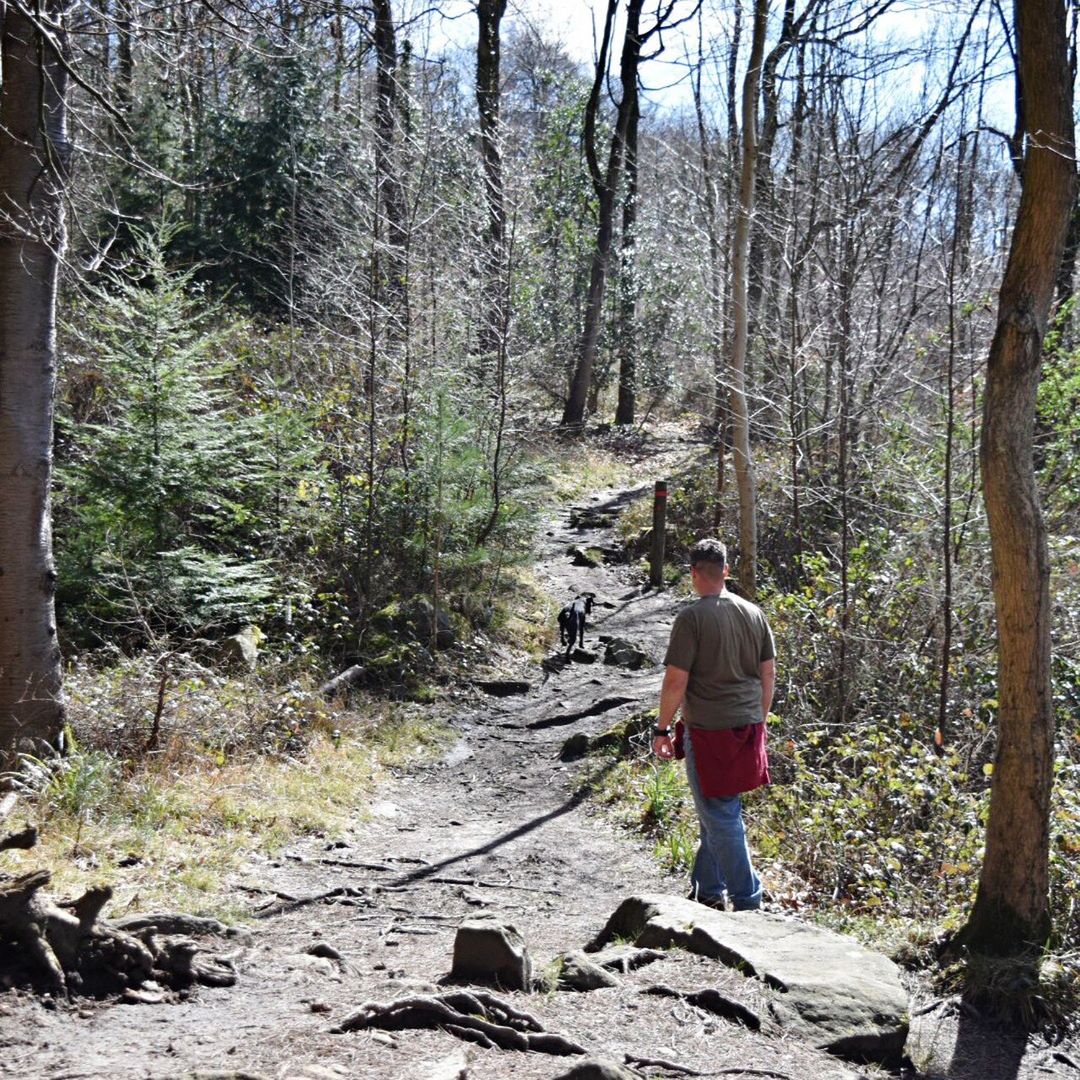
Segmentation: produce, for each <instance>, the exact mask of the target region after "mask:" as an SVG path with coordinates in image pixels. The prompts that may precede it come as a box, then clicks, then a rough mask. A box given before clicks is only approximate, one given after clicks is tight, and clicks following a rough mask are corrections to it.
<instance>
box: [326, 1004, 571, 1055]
mask: <svg viewBox="0 0 1080 1080" xmlns="http://www.w3.org/2000/svg"><path fill="white" fill-rule="evenodd" d="M368 1028H381V1029H382V1030H384V1031H401V1030H404V1029H406V1028H422V1029H435V1028H441V1029H442V1030H444V1031H447V1032H449V1033H450V1034H452V1035H455V1036H457V1037H458V1038H459V1039H465V1040H467V1041H469V1042H475V1043H479V1044H480V1045H481V1046H484V1047H485V1048H487V1049H495V1048H499V1049H502V1050H521V1051H534V1052H536V1053H541V1054H556V1055H559V1056H561V1057H566V1056H570V1055H573V1054H584V1053H585V1052H586V1051H585V1048H584V1047H583V1046H579V1045H578V1044H577V1043H575V1042H572V1041H571V1040H570V1039H568V1038H566V1036H564V1035H558V1034H555V1033H553V1032H548V1031H545V1030H544V1028H543V1026H542V1025H541V1023H540V1021H539V1020H537V1019H536V1017H535V1016H532V1015H531V1014H530V1013H527V1012H523V1011H522V1010H520V1009H516V1008H514V1006H513V1005H511V1004H510V1003H509V1002H507V1001H504V1000H502V999H501V998H498V997H496V996H495V995H494V994H489V993H487V992H485V991H482V990H473V991H454V992H451V993H447V994H439V995H437V996H428V995H423V994H422V995H417V996H415V997H407V998H399V999H398V1000H397V1001H391V1002H388V1003H387V1004H379V1003H378V1002H368V1003H367V1004H365V1005H362V1006H361V1007H360V1008H359V1009H358V1010H357V1011H356V1012H355V1013H353V1014H352V1015H351V1016H347V1017H346V1018H345V1019H344V1020H342V1021H341V1023H340V1024H338V1025H337V1026H336V1027H334V1028H331V1031H332V1033H333V1034H335V1035H340V1034H343V1033H345V1032H349V1031H363V1030H366V1029H368Z"/></svg>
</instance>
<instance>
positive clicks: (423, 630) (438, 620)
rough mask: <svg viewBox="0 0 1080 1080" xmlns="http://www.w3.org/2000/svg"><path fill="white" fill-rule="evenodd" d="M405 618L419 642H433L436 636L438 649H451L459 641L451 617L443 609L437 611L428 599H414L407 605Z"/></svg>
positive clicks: (422, 597) (419, 597)
mask: <svg viewBox="0 0 1080 1080" xmlns="http://www.w3.org/2000/svg"><path fill="white" fill-rule="evenodd" d="M405 617H406V619H407V620H408V623H409V626H410V627H411V629H412V631H413V633H414V634H415V635H416V640H417V641H423V642H428V641H431V638H432V635H434V637H435V647H436V648H438V649H449V648H450V647H451V646H453V645H454V643H455V642H456V641H457V635H456V634H455V633H454V628H453V626H452V625H451V624H450V616H449V615H448V614H447V613H446V612H445V611H443V610H442V609H441V608H440V609H439V610H438V611H436V610H435V608H434V607H433V606H432V604H431V601H430V600H428V599H427V597H424V596H417V597H413V599H412V600H410V601H409V602H408V604H406V605H405Z"/></svg>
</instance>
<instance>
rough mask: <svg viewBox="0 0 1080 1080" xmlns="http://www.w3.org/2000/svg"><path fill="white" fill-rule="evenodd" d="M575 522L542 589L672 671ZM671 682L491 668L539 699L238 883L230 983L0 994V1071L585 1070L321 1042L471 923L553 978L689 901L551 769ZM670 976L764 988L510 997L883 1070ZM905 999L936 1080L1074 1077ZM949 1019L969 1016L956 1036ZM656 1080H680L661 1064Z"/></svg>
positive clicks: (743, 1066) (649, 463)
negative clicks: (918, 1011) (482, 920)
mask: <svg viewBox="0 0 1080 1080" xmlns="http://www.w3.org/2000/svg"><path fill="white" fill-rule="evenodd" d="M701 452H702V449H701V447H696V446H693V445H690V444H683V445H677V446H672V445H667V446H664V445H660V446H654V447H653V448H652V450H651V451H650V454H651V456H650V454H647V455H645V456H643V457H642V460H641V461H640V463H639V464H640V472H639V475H640V476H641V478H642V482H643V483H642V487H641V488H640V489H638V490H635V491H626V490H606V491H601V492H597V493H595V494H594V495H593V496H591V497H589V498H588V499H587V500H585V505H587V506H588V507H591V508H593V509H598V510H614V511H618V510H619V509H620V508H621V507H624V506H625V505H627V504H628V502H629V501H630V500H632V499H634V498H637V497H644V496H647V495H648V494H650V493H651V490H652V480H653V479H658V478H664V477H668V476H673V475H676V474H677V471H678V469H679V468H680V467H681V466H683V465H685V464H686V463H687V462H688V461H689V460H690V459H691V457H692V456H694V455H696V454H700V453H701ZM646 480H647V482H645V481H646ZM569 513H570V508H569V507H566V508H564V509H563V510H562V511H560V513H559V514H558V515H556V516H553V517H552V518H550V519H549V520H548V521H547V522H546V523H545V525H544V528H543V530H542V534H541V536H540V537H539V541H538V545H537V563H536V575H537V578H538V579H539V581H540V582H541V584H542V585H543V587H544V588H546V589H547V590H548V591H549V592H550V594H551V596H552V597H553V598H554V599H555V600H556V601H558V602H559V603H560V604H561V603H564V602H566V600H568V599H569V598H572V597H573V596H575V595H577V594H578V593H580V592H584V591H591V592H594V593H595V594H596V595H597V598H598V601H599V604H600V605H601V606H598V608H597V609H596V611H595V612H594V615H593V618H592V620H591V621H590V625H589V627H588V630H587V632H586V642H585V645H586V650H588V651H590V652H592V651H597V652H598V653H599V655H602V650H598V636H599V635H600V634H610V635H616V636H618V637H621V638H625V639H628V640H630V641H633V642H634V643H636V644H637V645H639V646H640V647H642V648H643V649H644V650H645V651H646V652H648V653H649V654H650V655H651V656H652V657H653V658H654V659H656V660H657V661H659V659H660V658H662V655H663V649H664V645H665V642H666V638H667V632H668V628H669V626H670V623H671V619H672V616H673V614H674V611H675V609H676V607H677V605H678V603H679V601H680V600H681V599H682V598H683V596H682V590H679V589H675V590H666V589H662V590H650V589H649V588H647V587H643V586H642V583H641V582H640V580H639V578H640V574H639V572H638V571H637V570H636V569H634V568H631V567H629V566H625V565H623V566H619V565H603V566H599V567H580V566H575V565H573V564H572V560H571V558H570V557H569V555H568V553H567V552H568V548H569V547H570V546H571V545H573V544H578V545H582V546H584V547H599V548H604V547H606V546H610V544H611V543H612V535H611V531H610V527H609V526H600V527H598V528H593V529H587V530H579V529H577V528H574V527H572V526H571V524H570V521H569ZM661 673H662V669H661V668H660V667H659V665H655V666H652V667H647V668H646V669H643V670H641V671H638V672H631V671H626V670H624V669H622V668H618V667H611V666H605V665H604V664H602V663H601V662H600V660H599V659H597V660H596V662H586V661H585V659H584V658H583V657H582V658H581V659H576V660H574V661H572V662H569V663H565V662H563V661H562V660H561V658H560V657H558V656H556V655H553V656H552V657H549V658H548V660H547V661H546V662H545V663H544V664H542V665H540V664H534V663H531V662H528V661H525V660H522V659H521V658H516V659H514V658H511V657H509V656H507V657H503V658H501V659H495V658H493V663H492V666H491V670H490V671H489V672H485V673H484V675H485V677H491V678H496V677H502V678H513V679H519V680H523V681H525V682H527V683H528V684H529V689H528V690H527V692H524V693H522V694H519V695H516V696H510V697H502V698H495V697H491V696H487V695H485V694H483V693H481V692H480V691H479V690H473V691H471V692H470V693H469V694H468V695H465V696H463V697H462V698H461V699H460V700H457V701H456V702H455V703H454V704H452V705H451V704H448V703H447V702H443V703H441V704H439V703H437V704H435V705H433V706H432V709H433V710H435V711H436V713H437V714H438V715H439V716H440V718H441V719H442V720H443V721H445V722H446V723H448V724H449V725H450V726H451V727H452V729H453V731H454V732H455V733H456V738H457V741H456V743H455V744H454V745H453V746H452V747H451V748H450V749H449V751H448V752H447V753H445V754H443V755H442V756H441V757H440V758H439V760H437V761H429V762H426V763H423V764H419V765H415V766H413V767H411V768H409V769H407V770H403V771H401V772H400V773H399V774H398V775H396V776H395V777H393V778H392V779H391V780H390V781H389V782H388V783H387V784H386V785H385V786H384V787H383V788H382V789H381V790H380V791H379V793H378V795H377V801H376V802H375V803H374V805H372V806H371V808H370V811H371V813H370V817H369V819H367V820H364V821H363V822H362V823H358V824H357V826H356V828H355V829H354V830H352V831H350V832H348V833H347V834H343V835H340V836H334V837H324V838H322V839H319V840H310V841H303V842H302V843H297V844H296V845H294V846H293V847H292V848H291V849H289V850H287V851H286V852H284V853H282V854H281V855H280V856H278V857H276V858H273V859H267V860H265V861H262V862H258V863H252V864H250V865H248V866H247V867H246V868H245V870H244V872H243V873H242V875H240V876H239V877H238V878H237V880H236V881H235V882H234V887H235V889H236V891H237V893H238V894H241V895H244V896H246V897H248V898H249V899H250V904H251V911H252V917H251V919H250V920H249V923H248V925H249V927H250V931H251V933H250V935H249V936H247V937H244V938H239V939H231V940H229V941H228V942H223V943H214V942H208V943H207V944H206V947H207V948H208V949H209V950H210V951H217V952H225V951H228V952H230V953H231V956H232V958H233V960H234V962H235V964H236V966H237V970H238V972H239V978H238V981H237V983H236V985H235V986H233V987H231V988H222V989H209V988H199V989H198V990H196V991H195V992H194V993H192V994H191V996H189V997H188V998H186V999H184V1000H180V1001H175V1002H170V1003H162V1004H138V1005H128V1004H117V1003H113V1002H89V1001H86V1000H82V1001H77V1002H75V1003H73V1004H68V1003H62V1002H48V1001H42V1000H41V999H38V998H34V997H32V996H30V995H28V994H25V993H21V992H14V991H12V992H9V993H7V994H4V995H2V996H0V1076H5V1077H20V1078H27V1080H36V1078H49V1080H76V1078H84V1077H85V1078H90V1077H117V1078H120V1077H177V1078H179V1077H190V1076H197V1075H215V1074H216V1075H218V1076H229V1077H235V1078H236V1080H240V1078H242V1077H265V1078H268V1080H269V1078H275V1080H284V1078H297V1080H300V1078H305V1080H319V1078H322V1080H326V1078H331V1077H367V1078H372V1080H378V1078H395V1080H410V1078H411V1080H440V1078H442V1080H451V1078H463V1077H467V1078H468V1080H495V1078H505V1077H508V1076H511V1075H512V1076H514V1077H515V1080H548V1078H553V1077H557V1076H560V1075H562V1074H563V1073H564V1072H565V1071H566V1070H567V1069H569V1068H570V1066H571V1065H572V1064H573V1059H567V1058H560V1057H554V1056H551V1055H548V1054H545V1053H523V1052H518V1051H507V1050H498V1049H483V1048H480V1047H478V1046H475V1045H473V1044H470V1043H465V1042H462V1041H460V1040H459V1039H458V1038H456V1037H455V1036H453V1035H451V1034H448V1033H446V1032H444V1031H440V1030H404V1031H392V1032H388V1031H371V1030H366V1031H360V1032H355V1033H349V1034H334V1033H332V1031H331V1029H332V1028H333V1027H334V1025H335V1024H337V1023H340V1022H341V1020H343V1019H344V1018H345V1017H346V1016H347V1015H349V1014H350V1013H351V1012H353V1011H354V1010H356V1009H357V1008H358V1007H359V1006H360V1005H361V1004H362V1003H365V1002H372V1001H374V1002H388V1001H390V1000H392V999H394V998H397V997H400V996H402V995H403V994H409V993H431V992H442V991H443V990H444V989H449V987H447V986H445V985H444V984H445V982H446V978H447V975H448V972H449V970H450V966H451V958H452V949H453V941H454V934H455V930H456V928H457V926H458V925H459V923H460V922H461V921H462V920H464V919H467V918H470V917H473V916H476V915H477V914H478V913H487V914H493V915H496V916H498V917H500V918H502V919H504V920H506V921H508V922H511V923H513V924H514V925H515V926H516V927H517V928H518V930H519V931H520V932H521V934H522V935H523V937H524V939H525V941H526V943H527V946H528V948H529V951H530V953H531V955H532V957H533V960H534V963H535V965H536V967H537V968H538V969H539V970H541V971H543V970H544V968H545V967H546V966H549V965H550V964H551V963H552V961H553V960H554V958H556V957H557V956H558V955H559V954H561V953H564V952H567V951H570V950H575V949H580V948H581V947H582V946H583V945H585V944H586V943H587V942H588V941H590V940H591V939H592V938H593V937H594V936H595V935H596V934H597V933H598V932H599V931H600V929H601V928H602V927H603V926H604V924H605V922H606V921H607V919H608V917H609V915H610V914H611V913H612V912H613V911H614V910H615V909H616V907H618V905H619V903H620V902H621V901H622V900H623V899H624V898H625V897H626V896H628V895H631V894H634V893H641V892H650V891H651V892H669V893H676V894H682V893H684V892H685V890H686V882H685V881H683V880H681V879H675V878H671V877H665V876H664V874H663V873H662V872H661V871H660V870H659V869H658V867H657V865H656V863H655V862H654V861H653V860H652V859H651V857H650V856H649V854H648V852H647V851H646V850H645V849H644V845H643V844H642V842H641V839H640V837H635V836H633V835H631V834H630V833H628V832H626V831H625V830H620V829H619V828H618V827H617V826H616V825H614V824H613V823H612V822H610V821H609V820H607V819H605V817H604V816H603V815H602V813H601V812H600V811H599V810H597V809H596V807H595V806H594V805H593V804H591V803H590V802H589V801H588V800H587V799H586V798H584V797H583V796H582V794H581V791H580V779H579V772H580V770H579V767H578V766H576V765H573V764H563V763H562V762H560V760H559V751H560V748H561V746H562V744H563V742H564V740H565V739H566V738H567V737H568V736H570V735H571V734H574V733H576V732H581V731H584V732H589V733H594V732H598V731H600V730H603V729H604V728H606V727H608V726H609V725H610V724H611V723H612V722H613V721H615V720H617V719H619V718H622V717H624V716H626V715H629V714H631V713H633V712H635V711H638V710H640V709H642V708H648V707H650V706H652V705H654V704H655V702H656V699H657V694H658V690H659V683H660V678H661ZM768 884H769V883H768V882H766V885H767V886H768ZM320 896H322V897H324V898H323V899H322V900H315V899H313V898H316V897H320ZM305 900H306V901H308V902H302V901H305ZM268 905H269V906H268ZM260 909H261V911H260ZM106 914H107V912H106ZM320 946H321V948H319V947H320ZM326 946H329V947H330V948H329V949H327V948H326ZM313 948H315V950H316V951H315V953H313V952H312V951H311V950H312V949H313ZM318 953H322V954H323V955H318ZM656 984H665V985H667V986H669V987H673V988H675V989H677V990H691V989H699V988H701V987H702V986H713V987H716V988H718V989H719V990H721V992H722V993H724V994H725V995H727V996H728V997H729V998H732V999H734V1000H736V1001H742V1002H745V1003H747V1004H748V1005H751V1006H753V1005H754V1003H755V999H756V998H757V997H758V996H760V995H761V993H762V990H761V988H760V986H759V985H758V984H756V983H755V982H754V981H753V980H749V979H745V978H743V977H742V976H741V975H739V974H737V973H736V972H733V971H730V970H728V969H726V968H724V967H722V966H720V965H719V964H717V963H716V962H714V961H711V960H708V959H705V958H703V957H698V956H693V955H690V954H688V953H681V952H678V951H672V952H671V953H669V954H668V955H667V956H666V957H665V958H664V959H662V960H660V961H657V962H656V963H654V964H651V965H649V966H648V967H644V968H641V969H639V970H637V971H635V972H631V973H629V974H627V975H624V976H622V977H621V978H620V979H619V982H618V985H617V986H614V987H610V988H605V989H600V990H595V991H592V992H589V993H573V992H566V991H558V992H554V991H552V992H547V993H532V994H525V993H520V992H516V993H503V992H501V991H500V996H501V997H504V998H505V999H506V1000H508V1001H511V1002H513V1003H514V1004H515V1005H516V1006H517V1007H518V1008H522V1009H525V1010H527V1011H529V1012H530V1013H532V1014H533V1015H535V1016H536V1017H537V1018H539V1019H540V1021H541V1022H542V1023H543V1025H544V1028H545V1029H546V1030H548V1031H552V1032H559V1033H562V1034H564V1035H566V1036H567V1037H569V1038H570V1039H573V1040H574V1041H576V1042H578V1043H580V1044H582V1045H583V1046H585V1047H586V1048H587V1049H588V1050H589V1052H590V1054H595V1055H596V1056H601V1057H604V1058H607V1059H611V1060H615V1061H620V1062H621V1061H623V1060H624V1058H625V1056H626V1055H630V1056H632V1057H636V1058H639V1059H640V1058H662V1059H666V1060H668V1061H673V1062H677V1063H679V1064H680V1065H681V1066H684V1067H685V1070H687V1071H689V1070H696V1073H697V1075H703V1076H719V1075H723V1076H726V1077H730V1078H733V1080H739V1078H741V1077H747V1078H749V1077H761V1076H774V1077H789V1078H791V1080H826V1078H837V1080H840V1078H855V1077H859V1076H866V1077H883V1076H885V1075H887V1074H886V1073H884V1072H883V1071H880V1070H877V1069H875V1068H862V1067H858V1066H854V1065H851V1064H848V1063H844V1062H841V1061H839V1060H837V1059H835V1058H832V1057H830V1056H828V1055H826V1054H824V1053H821V1052H819V1051H816V1050H814V1049H813V1048H811V1047H809V1046H807V1045H805V1044H802V1043H800V1042H798V1041H796V1040H793V1039H791V1038H784V1037H781V1036H778V1035H766V1034H762V1033H754V1032H751V1031H749V1030H747V1029H746V1028H744V1027H742V1026H739V1025H738V1024H735V1023H731V1022H728V1021H726V1020H722V1019H718V1018H717V1017H715V1016H712V1015H711V1014H709V1013H706V1012H703V1011H701V1010H699V1009H697V1008H694V1007H692V1006H689V1005H687V1004H685V1003H683V1002H680V1001H677V1000H675V999H672V998H663V997H655V996H651V995H646V994H643V993H642V990H643V989H645V988H647V987H649V986H653V985H656ZM915 1000H916V1003H918V1002H920V1001H921V1002H922V1004H924V1005H927V1006H928V1007H929V1008H928V1015H930V1014H933V1013H934V1012H936V1014H937V1015H939V1016H940V1017H942V1020H941V1023H940V1025H939V1027H938V1028H937V1029H935V1030H937V1031H938V1033H939V1035H940V1037H941V1038H943V1039H945V1040H947V1041H951V1042H950V1045H951V1046H952V1047H953V1050H952V1051H951V1055H952V1062H953V1065H952V1066H951V1067H950V1068H949V1070H948V1072H947V1074H945V1073H940V1074H938V1075H948V1076H949V1077H952V1078H954V1080H960V1078H966V1080H976V1078H979V1080H990V1078H994V1077H1002V1078H1012V1077H1018V1076H1032V1077H1034V1076H1039V1077H1047V1076H1054V1075H1061V1076H1066V1075H1071V1076H1077V1075H1080V1070H1077V1069H1076V1068H1075V1067H1072V1068H1070V1066H1071V1065H1072V1061H1073V1059H1072V1058H1070V1057H1069V1056H1068V1054H1066V1053H1065V1052H1064V1049H1063V1048H1058V1049H1057V1050H1056V1051H1052V1050H1051V1049H1050V1048H1048V1047H1046V1045H1045V1044H1042V1045H1041V1047H1040V1046H1036V1045H1035V1044H1034V1042H1033V1043H1032V1044H1030V1045H1028V1046H1027V1047H1025V1044H1024V1043H1023V1041H1022V1040H1021V1041H1020V1042H1019V1043H1010V1044H1008V1046H1005V1045H1004V1044H1002V1045H1001V1046H999V1045H998V1044H997V1043H995V1042H994V1041H993V1037H992V1036H991V1035H990V1034H989V1033H988V1032H987V1031H986V1030H985V1029H979V1030H978V1031H974V1032H973V1030H970V1024H969V1031H968V1035H967V1046H966V1048H965V1047H961V1046H960V1045H959V1043H958V1042H957V1041H956V1035H957V1026H958V1024H959V1026H960V1027H963V1025H964V1022H965V1021H964V1014H963V1012H962V1011H961V1010H955V1009H954V1010H951V1011H950V1009H948V1008H947V1007H944V1006H942V1007H938V1008H936V1009H935V1008H934V1005H933V1003H931V1002H929V1001H928V1000H927V999H925V998H920V997H918V995H917V996H916V999H915ZM949 1016H954V1017H959V1020H958V1021H956V1022H950V1021H949V1020H948V1019H947V1017H949ZM968 1020H969V1021H970V1017H968ZM979 1048H982V1050H981V1051H980V1049H979ZM984 1053H985V1054H989V1057H990V1058H991V1059H993V1060H992V1061H991V1060H987V1058H986V1057H985V1056H982V1055H983V1054H984ZM1025 1053H1026V1056H1025ZM1055 1054H1056V1055H1057V1056H1056V1057H1055V1056H1054V1055H1055ZM980 1057H981V1060H980ZM642 1075H667V1076H671V1075H676V1074H675V1073H673V1072H671V1071H666V1072H665V1071H662V1070H657V1069H655V1068H649V1069H646V1070H644V1071H643V1073H642Z"/></svg>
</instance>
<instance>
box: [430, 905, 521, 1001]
mask: <svg viewBox="0 0 1080 1080" xmlns="http://www.w3.org/2000/svg"><path fill="white" fill-rule="evenodd" d="M450 977H451V978H453V979H460V980H462V981H463V982H471V981H476V982H493V983H497V984H498V985H499V986H501V987H502V988H503V989H505V990H530V989H531V988H532V981H533V968H532V958H531V957H530V956H529V950H528V949H527V948H526V946H525V939H524V938H523V937H522V936H521V934H520V933H518V931H517V929H516V928H515V927H513V926H511V925H510V924H509V923H503V922H498V921H497V920H495V919H491V918H476V919H467V920H466V921H465V922H463V923H462V924H461V925H460V926H459V927H458V931H457V934H456V936H455V937H454V963H453V967H452V968H451V971H450Z"/></svg>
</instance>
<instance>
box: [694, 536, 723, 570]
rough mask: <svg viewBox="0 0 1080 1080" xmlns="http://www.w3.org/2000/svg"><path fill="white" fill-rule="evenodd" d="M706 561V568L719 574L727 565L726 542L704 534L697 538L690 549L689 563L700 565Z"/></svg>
mask: <svg viewBox="0 0 1080 1080" xmlns="http://www.w3.org/2000/svg"><path fill="white" fill-rule="evenodd" d="M702 563H708V564H709V567H708V569H710V570H713V569H714V568H715V571H714V572H715V573H716V574H719V573H720V571H722V570H723V569H724V567H725V566H727V544H725V543H724V542H723V540H717V539H715V538H714V537H712V536H706V537H704V538H703V539H701V540H699V541H698V542H697V543H696V544H695V545H694V546H693V547H692V548H691V549H690V565H691V566H700V565H701V564H702Z"/></svg>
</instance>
